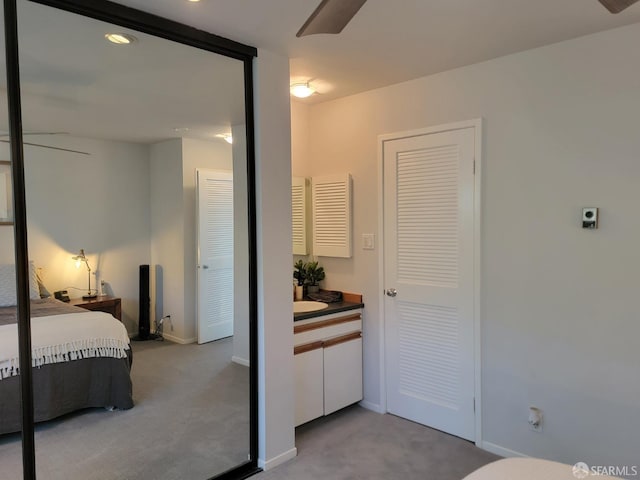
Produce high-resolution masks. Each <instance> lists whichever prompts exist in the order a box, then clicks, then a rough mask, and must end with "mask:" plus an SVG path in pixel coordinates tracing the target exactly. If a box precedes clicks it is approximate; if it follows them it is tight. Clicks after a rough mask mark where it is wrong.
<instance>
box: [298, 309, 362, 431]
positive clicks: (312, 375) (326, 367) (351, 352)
mask: <svg viewBox="0 0 640 480" xmlns="http://www.w3.org/2000/svg"><path fill="white" fill-rule="evenodd" d="M350 299H351V300H356V301H345V302H339V303H331V304H329V306H328V307H326V308H324V309H322V310H319V311H314V312H304V313H296V314H294V324H293V333H294V348H293V354H294V359H295V361H294V363H295V387H296V388H295V391H296V411H295V425H296V427H297V426H298V425H301V424H303V423H306V422H309V421H311V420H313V419H315V418H318V417H322V416H323V415H329V414H330V413H333V412H335V411H337V410H340V409H341V408H344V407H346V406H348V405H351V404H353V403H356V402H359V401H360V400H362V311H363V308H364V304H363V303H362V297H361V296H356V298H350Z"/></svg>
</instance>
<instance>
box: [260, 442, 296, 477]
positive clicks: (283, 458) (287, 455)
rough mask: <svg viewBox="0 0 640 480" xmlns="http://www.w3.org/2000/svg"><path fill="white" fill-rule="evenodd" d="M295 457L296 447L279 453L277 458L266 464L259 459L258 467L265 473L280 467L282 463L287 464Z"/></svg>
mask: <svg viewBox="0 0 640 480" xmlns="http://www.w3.org/2000/svg"><path fill="white" fill-rule="evenodd" d="M296 455H298V449H297V448H296V447H293V448H292V449H291V450H289V451H286V452H284V453H281V454H280V455H278V456H277V457H273V458H271V459H269V460H267V461H266V462H265V461H264V460H262V459H261V458H259V459H258V467H260V468H262V469H263V470H264V471H265V472H266V471H267V470H271V469H272V468H275V467H277V466H278V465H282V464H283V463H285V462H288V461H289V460H291V459H292V458H296Z"/></svg>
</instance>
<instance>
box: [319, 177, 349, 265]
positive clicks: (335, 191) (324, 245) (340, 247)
mask: <svg viewBox="0 0 640 480" xmlns="http://www.w3.org/2000/svg"><path fill="white" fill-rule="evenodd" d="M312 183H313V193H312V195H313V254H314V255H317V256H320V257H344V258H350V257H351V175H350V174H343V175H329V176H326V177H313V179H312Z"/></svg>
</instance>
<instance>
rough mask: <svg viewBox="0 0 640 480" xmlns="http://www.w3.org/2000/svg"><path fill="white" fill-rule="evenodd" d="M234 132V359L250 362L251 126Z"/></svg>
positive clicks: (238, 126)
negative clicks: (249, 202) (248, 143)
mask: <svg viewBox="0 0 640 480" xmlns="http://www.w3.org/2000/svg"><path fill="white" fill-rule="evenodd" d="M232 134H233V148H232V152H233V251H234V255H233V289H234V292H235V295H234V296H233V361H234V362H237V363H240V364H242V365H249V363H250V358H249V357H250V356H251V355H250V350H249V346H250V343H249V342H250V333H251V332H250V331H249V330H250V324H249V315H250V312H249V302H248V301H247V300H248V298H249V297H248V295H249V266H250V262H249V215H248V202H247V191H248V188H249V186H248V178H247V140H246V138H247V127H246V125H235V126H234V127H233V128H232Z"/></svg>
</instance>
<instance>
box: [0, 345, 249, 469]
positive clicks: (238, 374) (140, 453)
mask: <svg viewBox="0 0 640 480" xmlns="http://www.w3.org/2000/svg"><path fill="white" fill-rule="evenodd" d="M133 352H134V356H133V368H132V372H131V374H132V378H133V389H134V390H133V392H134V400H135V403H136V405H135V407H134V408H132V409H131V410H126V411H119V412H118V411H116V412H108V411H106V410H104V409H91V410H85V411H83V412H81V413H79V414H78V413H76V414H73V415H69V416H66V417H63V418H62V419H59V420H55V421H52V422H46V423H43V424H39V425H38V427H37V431H36V451H37V453H36V456H37V467H38V470H37V474H38V478H39V479H43V480H58V479H59V480H63V479H64V480H68V479H82V480H137V479H149V480H151V479H153V480H165V479H166V480H176V479H191V478H193V479H205V478H209V477H211V476H213V475H214V474H217V473H219V472H222V471H224V470H227V469H228V468H231V467H233V466H235V465H237V464H238V463H241V462H243V461H246V459H247V455H248V452H249V417H248V412H249V383H248V382H249V369H248V368H247V367H243V366H240V365H237V364H235V363H231V361H230V360H231V354H232V353H231V352H232V342H231V339H225V340H222V341H218V342H212V343H209V344H205V345H177V344H172V343H169V342H153V341H150V342H134V343H133ZM21 465H22V463H21V453H20V439H19V436H18V435H5V436H0V479H2V480H5V479H6V480H17V479H20V478H22V467H21Z"/></svg>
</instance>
